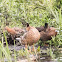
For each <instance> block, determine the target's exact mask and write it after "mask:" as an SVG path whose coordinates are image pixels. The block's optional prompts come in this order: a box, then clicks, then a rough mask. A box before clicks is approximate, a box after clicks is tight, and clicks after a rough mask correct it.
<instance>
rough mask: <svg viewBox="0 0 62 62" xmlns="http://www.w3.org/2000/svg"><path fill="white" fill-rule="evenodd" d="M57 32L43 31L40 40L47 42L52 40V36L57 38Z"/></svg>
mask: <svg viewBox="0 0 62 62" xmlns="http://www.w3.org/2000/svg"><path fill="white" fill-rule="evenodd" d="M56 35H57V32H56V31H55V30H50V31H46V32H44V31H41V32H40V40H42V41H47V40H51V39H52V36H56Z"/></svg>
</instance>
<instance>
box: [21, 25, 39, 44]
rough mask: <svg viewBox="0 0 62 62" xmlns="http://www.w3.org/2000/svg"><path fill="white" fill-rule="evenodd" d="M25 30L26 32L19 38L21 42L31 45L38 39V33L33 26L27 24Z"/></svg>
mask: <svg viewBox="0 0 62 62" xmlns="http://www.w3.org/2000/svg"><path fill="white" fill-rule="evenodd" d="M26 30H27V32H26V33H25V34H24V35H23V37H22V38H21V42H22V44H29V45H33V43H36V42H37V41H38V40H39V39H40V33H39V31H38V30H37V29H36V28H35V27H32V26H29V25H27V27H26Z"/></svg>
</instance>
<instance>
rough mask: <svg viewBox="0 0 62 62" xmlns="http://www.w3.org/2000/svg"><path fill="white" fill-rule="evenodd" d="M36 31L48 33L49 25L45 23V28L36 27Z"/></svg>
mask: <svg viewBox="0 0 62 62" xmlns="http://www.w3.org/2000/svg"><path fill="white" fill-rule="evenodd" d="M36 29H37V30H38V31H39V32H41V31H47V30H48V29H49V26H48V23H45V26H41V27H36Z"/></svg>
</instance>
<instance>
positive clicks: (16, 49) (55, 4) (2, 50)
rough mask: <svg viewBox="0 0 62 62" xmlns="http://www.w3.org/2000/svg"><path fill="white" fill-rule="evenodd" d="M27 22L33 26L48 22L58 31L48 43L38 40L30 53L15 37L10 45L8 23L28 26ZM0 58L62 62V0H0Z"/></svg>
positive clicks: (12, 61)
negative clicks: (6, 29)
mask: <svg viewBox="0 0 62 62" xmlns="http://www.w3.org/2000/svg"><path fill="white" fill-rule="evenodd" d="M27 22H28V23H29V24H30V25H31V26H34V27H40V26H44V24H45V23H48V24H49V26H50V27H52V26H53V27H55V28H56V30H58V31H59V32H58V34H57V36H56V37H52V39H51V40H48V41H46V44H48V46H44V44H43V42H42V41H41V40H39V41H38V42H37V43H36V44H35V45H34V46H35V51H34V52H31V53H30V52H28V50H27V49H25V50H23V47H24V46H23V45H18V44H16V42H15V41H16V40H15V39H14V41H12V42H13V45H12V44H10V45H9V44H8V41H7V37H8V36H9V34H8V32H7V31H5V30H4V28H5V26H8V27H10V28H13V27H19V28H25V27H26V23H27ZM10 41H11V38H10ZM10 41H9V42H10ZM28 46H29V45H28ZM29 48H31V47H29ZM0 61H1V62H22V61H25V62H62V0H0Z"/></svg>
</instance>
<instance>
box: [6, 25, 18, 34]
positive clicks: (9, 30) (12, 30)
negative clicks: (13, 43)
mask: <svg viewBox="0 0 62 62" xmlns="http://www.w3.org/2000/svg"><path fill="white" fill-rule="evenodd" d="M5 29H6V30H7V31H8V33H10V34H11V35H16V34H18V32H16V31H15V30H14V29H12V28H9V27H8V26H6V27H5Z"/></svg>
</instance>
